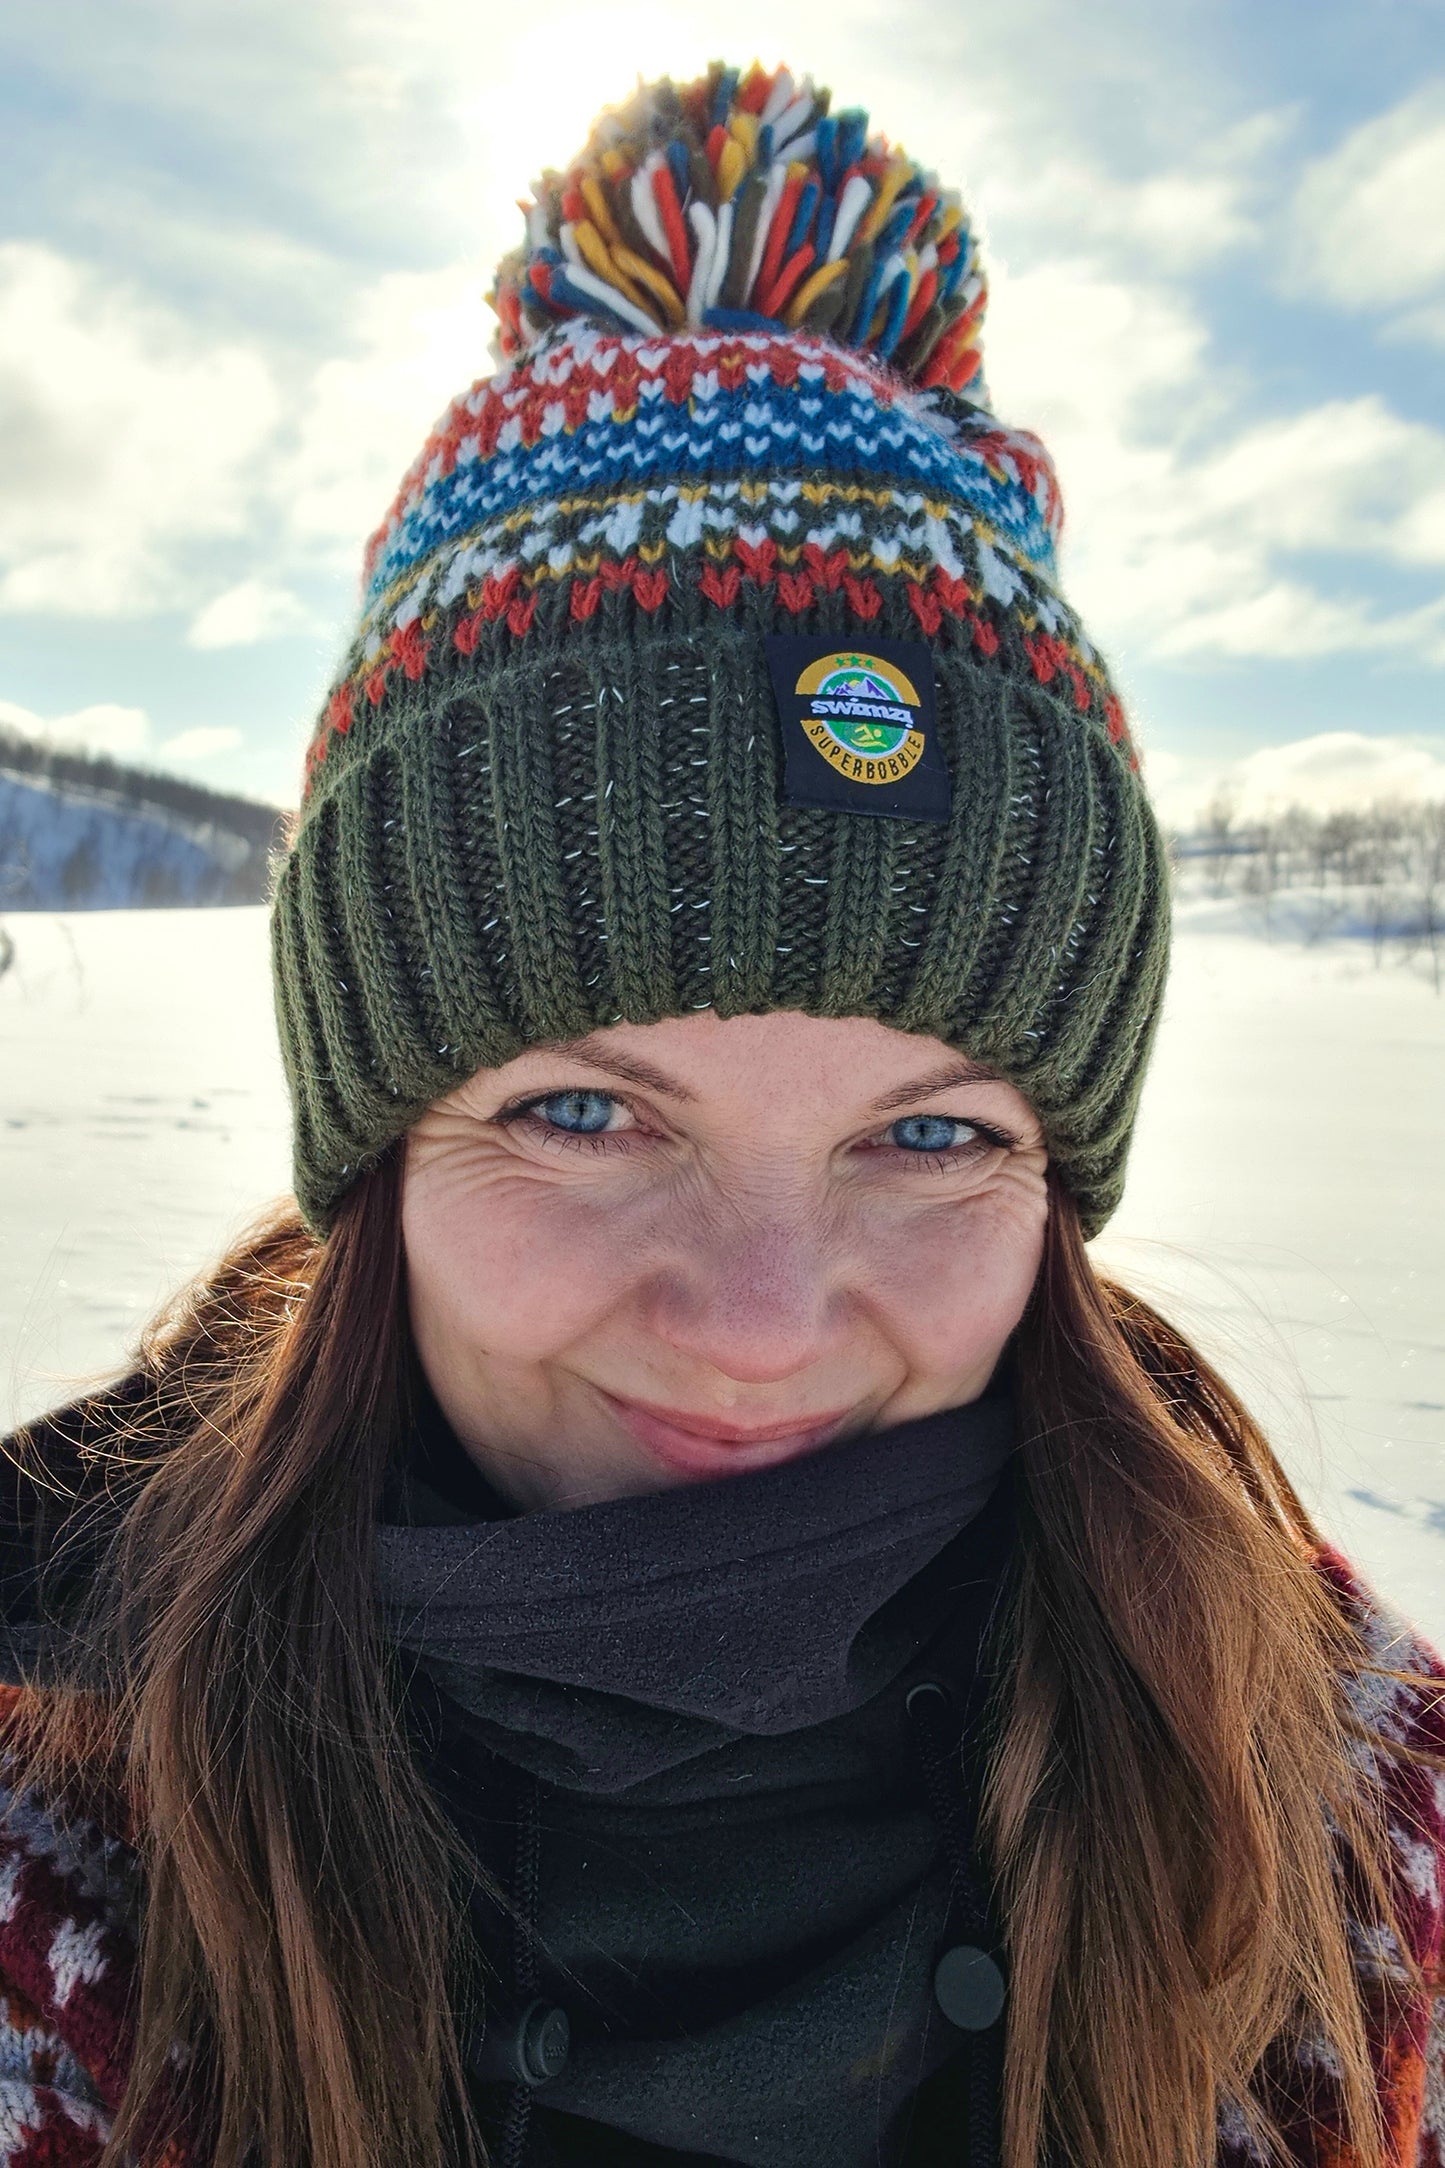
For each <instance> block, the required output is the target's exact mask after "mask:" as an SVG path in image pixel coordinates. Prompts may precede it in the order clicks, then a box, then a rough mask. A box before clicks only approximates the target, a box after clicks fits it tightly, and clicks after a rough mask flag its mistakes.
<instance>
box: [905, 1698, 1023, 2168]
mask: <svg viewBox="0 0 1445 2168" xmlns="http://www.w3.org/2000/svg"><path fill="white" fill-rule="evenodd" d="M905 1706H906V1708H907V1712H908V1718H909V1722H910V1723H911V1725H912V1727H913V1734H914V1738H915V1740H916V1742H917V1746H918V1759H919V1763H920V1766H921V1768H922V1772H923V1783H924V1789H925V1792H926V1794H927V1798H928V1805H929V1810H930V1812H931V1813H932V1815H933V1818H934V1820H935V1821H936V1822H937V1824H938V1827H939V1830H940V1832H941V1834H942V1837H943V1848H944V1851H945V1853H946V1855H947V1858H948V1863H949V1866H950V1868H951V1870H952V1883H951V1887H950V1892H949V1909H948V1927H947V1932H948V1935H949V1938H950V1941H952V1938H953V1936H954V1934H955V1933H956V1932H957V1931H958V1930H960V1929H961V1930H962V1934H963V1936H964V1938H965V1939H964V1940H963V1941H962V1942H961V1943H959V1944H957V1945H955V1946H954V1947H951V1948H950V1949H948V1950H947V1951H946V1952H945V1954H944V1956H943V1957H942V1958H941V1959H940V1961H939V1965H938V1969H937V1971H936V1973H935V1975H934V1991H935V1994H936V1996H937V1999H938V2002H939V2004H940V2006H941V2008H942V2009H943V2012H944V2014H945V2016H946V2017H948V2018H949V2019H950V2021H951V2022H952V2023H953V2024H955V2025H957V2026H959V2027H960V2029H961V2030H962V2031H963V2032H964V2033H965V2035H966V2037H967V2042H968V2045H967V2048H966V2050H965V2052H966V2053H967V2056H968V2163H967V2168H999V2162H1000V2160H1001V2158H1002V2150H1003V2134H1002V2114H1001V2110H1002V2092H1003V2049H1004V2022H1003V2013H1004V1999H1005V1994H1006V1988H1005V1983H1004V1974H1003V1967H1002V1964H1001V1962H1000V1958H999V1954H998V1953H999V1936H998V1934H997V1932H996V1930H995V1927H994V1923H993V1919H992V1916H991V1907H990V1903H989V1895H988V1887H987V1884H986V1883H985V1881H984V1878H983V1876H982V1874H981V1873H980V1871H979V1866H978V1859H977V1854H976V1851H975V1846H974V1832H975V1830H976V1829H977V1826H978V1807H977V1801H976V1800H974V1799H972V1798H971V1797H970V1794H969V1787H968V1783H967V1779H966V1778H965V1774H964V1761H963V1735H964V1727H963V1725H962V1723H961V1722H960V1720H959V1718H958V1715H957V1713H956V1711H955V1708H954V1703H953V1697H952V1695H951V1694H950V1693H949V1692H948V1689H947V1688H946V1687H944V1686H941V1685H940V1684H939V1683H938V1681H937V1680H935V1679H927V1680H923V1681H921V1682H920V1683H919V1684H918V1685H917V1686H915V1687H913V1688H911V1689H910V1691H909V1694H908V1698H907V1702H906V1705H905Z"/></svg>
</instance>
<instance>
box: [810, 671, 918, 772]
mask: <svg viewBox="0 0 1445 2168" xmlns="http://www.w3.org/2000/svg"><path fill="white" fill-rule="evenodd" d="M794 690H795V693H796V696H797V698H798V700H799V701H800V702H801V704H802V713H801V715H800V717H799V720H800V722H801V723H802V727H803V730H804V732H805V734H806V736H807V738H808V741H809V743H810V744H811V745H812V746H813V747H814V748H815V750H816V751H817V752H819V753H821V754H822V756H823V758H824V759H825V760H826V761H827V763H828V765H829V766H830V767H831V768H834V769H836V770H837V772H838V774H839V775H841V776H845V777H846V778H847V779H848V781H849V782H851V783H869V784H874V785H877V784H880V783H896V782H898V781H899V780H900V778H901V777H903V776H905V775H907V774H908V773H909V771H910V770H911V769H913V768H916V767H917V765H918V763H919V761H920V760H921V759H922V758H923V748H924V744H925V739H924V734H923V731H922V730H921V729H920V728H919V727H918V726H919V724H920V723H921V721H922V710H923V702H922V700H921V699H920V697H919V694H918V691H917V689H916V687H915V686H914V684H913V681H912V679H911V678H908V677H906V676H905V675H904V673H903V671H902V670H900V669H899V667H898V665H897V664H896V663H892V662H883V661H881V660H880V658H879V657H878V656H877V655H863V654H852V653H846V652H840V653H837V654H829V655H821V656H819V657H818V658H817V660H816V661H813V662H810V663H809V664H808V666H807V668H806V669H805V670H804V671H803V672H802V674H801V675H800V676H799V678H798V679H797V681H796V685H795V688H794Z"/></svg>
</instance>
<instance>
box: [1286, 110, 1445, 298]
mask: <svg viewBox="0 0 1445 2168" xmlns="http://www.w3.org/2000/svg"><path fill="white" fill-rule="evenodd" d="M1292 228H1293V232H1292V254H1293V266H1292V268H1293V271H1294V274H1295V276H1296V277H1297V278H1298V279H1299V280H1300V281H1301V282H1302V283H1304V284H1305V285H1307V286H1308V287H1310V288H1311V289H1312V290H1313V291H1314V292H1316V293H1318V294H1321V295H1323V296H1324V297H1325V299H1327V300H1330V301H1334V302H1337V303H1338V304H1339V305H1340V306H1341V307H1342V308H1347V309H1372V308H1373V309H1380V308H1394V307H1399V306H1401V305H1403V304H1407V303H1411V302H1421V301H1424V300H1426V299H1427V298H1428V297H1429V296H1431V295H1433V294H1436V293H1438V292H1439V291H1440V289H1441V288H1442V287H1445V78H1442V79H1440V80H1437V81H1435V82H1432V83H1427V84H1425V85H1423V86H1422V87H1421V88H1420V89H1419V90H1417V91H1414V92H1413V93H1412V94H1411V95H1410V96H1409V97H1408V98H1406V99H1404V100H1403V101H1402V102H1401V103H1400V104H1399V105H1397V106H1394V107H1392V109H1391V110H1390V111H1389V112H1388V113H1381V114H1378V115H1377V116H1376V117H1375V118H1374V119H1373V120H1368V121H1366V122H1365V123H1364V124H1363V126H1361V127H1359V128H1356V129H1355V130H1354V131H1353V132H1352V133H1351V134H1350V135H1348V136H1346V137H1345V139H1344V141H1343V142H1342V143H1341V144H1340V145H1339V146H1338V147H1337V148H1336V149H1335V150H1333V151H1331V152H1330V153H1329V155H1328V156H1327V157H1324V158H1320V159H1317V160H1316V161H1315V162H1314V164H1313V165H1311V166H1309V167H1308V168H1307V169H1306V171H1305V174H1304V177H1303V179H1302V180H1301V182H1300V185H1299V189H1298V192H1297V194H1296V197H1295V201H1294V206H1293V213H1292ZM1428 322H1429V319H1428V318H1427V319H1425V320H1424V321H1423V324H1422V328H1425V327H1426V326H1428Z"/></svg>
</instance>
